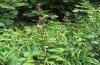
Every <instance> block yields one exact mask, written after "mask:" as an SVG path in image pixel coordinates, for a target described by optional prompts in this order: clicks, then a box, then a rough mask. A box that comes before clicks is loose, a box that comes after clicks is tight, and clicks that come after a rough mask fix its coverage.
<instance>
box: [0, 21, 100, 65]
mask: <svg viewBox="0 0 100 65" xmlns="http://www.w3.org/2000/svg"><path fill="white" fill-rule="evenodd" d="M99 23H100V22H97V23H96V27H94V26H93V23H90V22H88V21H87V22H82V23H70V22H66V23H61V22H52V21H51V22H50V23H48V24H45V25H44V28H43V29H44V30H43V29H41V28H39V27H37V26H36V25H32V26H27V25H25V24H23V25H24V26H23V25H22V28H18V29H17V28H16V29H12V28H10V29H0V34H1V35H0V65H99V64H100V62H99V61H100V34H99V33H100V24H99Z"/></svg>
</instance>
